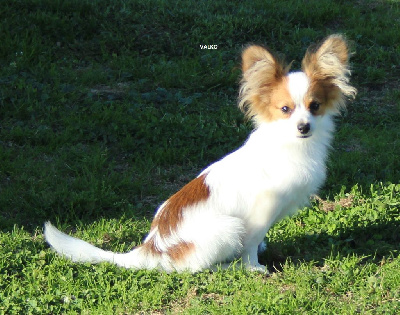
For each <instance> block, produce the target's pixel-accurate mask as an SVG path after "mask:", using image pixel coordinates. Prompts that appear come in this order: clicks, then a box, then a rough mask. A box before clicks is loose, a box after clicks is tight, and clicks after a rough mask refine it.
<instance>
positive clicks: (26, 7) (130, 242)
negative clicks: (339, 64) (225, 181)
mask: <svg viewBox="0 0 400 315" xmlns="http://www.w3.org/2000/svg"><path fill="white" fill-rule="evenodd" d="M399 14H400V4H399V2H398V1H394V0H392V1H383V0H382V1H368V0H363V1H330V0H318V1H317V0H315V1H307V2H304V1H298V0H289V1H275V2H274V1H270V2H265V1H254V2H252V4H251V5H250V4H246V3H242V2H237V1H231V2H225V1H221V0H217V1H213V2H204V1H198V2H195V1H189V0H181V1H160V0H148V1H133V0H131V1H128V0H116V1H107V0H96V1H86V0H83V1H82V0H81V1H76V0H71V1H59V0H52V1H50V0H13V1H8V2H7V3H5V4H4V5H2V6H1V9H0V16H1V19H0V21H1V22H0V23H1V29H2V30H3V32H2V44H1V45H0V65H1V67H0V106H1V110H0V119H1V120H0V209H1V211H0V314H22V313H23V314H60V313H65V314H74V313H79V314H81V313H83V314H93V313H96V314H136V313H139V314H140V313H142V314H164V313H166V314H169V313H179V312H183V313H186V314H200V313H218V314H220V313H221V314H225V313H230V314H231V313H235V314H236V313H239V314H256V313H266V314H294V313H299V312H301V313H309V314H315V313H318V314H354V313H363V314H364V313H367V314H383V313H385V314H386V313H387V314H396V313H399V311H400V306H399V305H400V272H399V270H400V258H399V249H400V247H399V244H400V234H399V224H400V162H399V161H400V160H399V156H400V140H399V139H400V129H399V127H398V123H399V121H400V93H399V90H398V87H399V83H400V80H399V75H400V71H399V70H400V69H399V65H398V60H400V50H399V47H400V39H399V36H398V34H399V32H400V26H399V25H400V20H399V18H398V17H399ZM334 32H341V33H345V34H346V35H347V37H348V38H349V39H350V40H351V41H353V44H354V45H353V46H354V49H355V51H356V54H355V55H354V56H353V58H352V68H353V79H352V80H353V82H354V84H355V85H356V86H357V88H358V90H359V94H358V96H357V99H356V100H355V101H354V102H353V103H351V104H349V106H348V110H347V112H346V113H344V115H343V116H342V117H340V118H338V121H337V123H338V131H337V133H336V135H335V142H334V145H333V150H332V153H331V156H330V160H329V164H328V168H329V176H328V180H327V182H326V184H325V186H324V187H323V189H322V191H321V193H320V198H319V199H318V200H314V201H313V202H312V203H311V205H310V206H309V207H308V208H306V209H304V210H302V211H301V212H300V213H299V214H298V215H297V216H295V217H293V218H290V219H286V220H284V221H282V222H280V223H279V224H277V225H276V226H275V227H274V228H273V229H272V230H271V231H270V232H269V233H268V239H269V247H268V251H267V253H266V254H264V255H263V256H262V257H260V260H261V262H263V263H266V264H267V265H268V266H269V270H270V271H271V272H272V275H271V276H270V277H267V276H264V275H260V274H254V273H250V272H247V271H244V270H242V269H240V268H237V269H235V270H229V271H220V272H215V273H209V272H202V273H198V274H196V275H190V274H170V275H167V274H164V273H157V272H147V271H131V270H125V269H121V268H117V267H115V266H112V265H109V264H100V265H95V266H92V265H87V264H83V265H79V264H73V263H71V262H69V261H66V260H64V259H62V258H60V257H58V256H56V255H55V254H54V253H52V252H51V251H50V250H49V248H48V247H47V245H46V244H45V243H44V240H43V236H42V224H43V222H44V221H45V220H51V221H53V222H54V223H56V224H57V225H58V227H60V228H61V229H62V230H64V231H67V232H68V233H71V234H73V235H76V236H77V237H81V238H83V239H85V240H87V241H90V242H92V243H93V244H95V245H97V246H100V247H102V248H104V249H107V250H114V251H127V250H129V249H130V248H132V246H135V245H138V244H140V243H141V240H142V239H143V237H144V236H145V235H146V233H147V231H148V228H149V225H150V221H151V217H152V215H153V213H154V210H155V208H156V207H157V205H158V204H160V203H161V202H162V201H163V200H164V199H165V198H167V197H168V196H169V195H170V194H172V193H173V192H175V191H176V190H177V189H179V187H181V186H182V185H183V184H185V183H186V182H187V181H188V180H189V179H191V178H193V176H195V175H196V174H197V173H198V172H199V171H200V170H201V169H203V168H204V167H205V166H207V165H208V164H209V163H211V162H213V161H215V160H216V159H219V158H221V157H222V156H223V155H225V154H227V153H228V152H230V151H232V150H234V149H235V148H237V147H238V146H239V145H241V143H242V142H243V141H244V140H245V139H246V137H247V135H248V133H249V132H250V130H251V125H250V124H249V123H248V122H245V121H244V120H243V117H242V115H241V113H240V112H239V111H238V110H237V108H236V97H237V89H238V81H239V77H240V71H239V64H240V62H239V55H240V50H241V48H242V47H243V46H244V45H246V44H247V43H249V42H253V43H262V44H266V45H268V46H269V47H271V48H273V49H274V50H276V51H279V52H282V53H284V54H285V55H286V57H287V60H289V61H290V60H295V62H294V64H293V67H294V68H296V67H299V61H300V60H301V58H302V56H303V54H304V51H305V49H306V47H307V46H308V45H309V44H310V43H312V42H314V41H316V40H318V39H321V38H322V37H324V36H325V35H327V34H331V33H334ZM200 45H218V49H216V50H202V49H200Z"/></svg>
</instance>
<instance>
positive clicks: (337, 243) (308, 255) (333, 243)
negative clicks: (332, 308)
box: [259, 221, 400, 272]
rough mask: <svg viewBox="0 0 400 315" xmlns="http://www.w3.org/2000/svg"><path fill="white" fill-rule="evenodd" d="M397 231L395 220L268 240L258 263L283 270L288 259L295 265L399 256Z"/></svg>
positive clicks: (399, 234)
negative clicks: (355, 256) (343, 258)
mask: <svg viewBox="0 0 400 315" xmlns="http://www.w3.org/2000/svg"><path fill="white" fill-rule="evenodd" d="M399 252H400V232H399V226H398V223H396V222H393V221H392V222H382V223H378V224H372V223H371V224H370V225H367V226H365V227H357V228H353V229H343V230H340V231H336V235H329V234H328V233H320V234H313V235H303V236H301V237H296V238H293V239H288V240H284V241H276V240H275V241H271V242H268V245H267V250H266V251H265V252H264V253H262V254H260V255H259V262H260V263H261V264H263V265H266V266H267V267H268V270H269V271H270V272H275V271H282V269H283V266H284V264H285V263H286V262H287V261H288V260H290V261H291V262H292V263H294V264H300V263H302V262H313V263H315V265H316V266H323V265H324V263H325V260H326V259H329V258H330V257H348V256H352V255H357V256H359V257H363V258H364V259H363V262H367V261H370V262H380V261H382V259H383V258H384V257H388V256H391V255H393V256H394V257H397V256H399Z"/></svg>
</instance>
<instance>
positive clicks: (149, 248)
mask: <svg viewBox="0 0 400 315" xmlns="http://www.w3.org/2000/svg"><path fill="white" fill-rule="evenodd" d="M154 240H155V238H154V237H152V238H150V239H149V240H148V241H146V242H145V243H143V244H142V245H140V246H139V247H141V248H143V250H144V251H145V252H146V253H149V254H152V255H154V256H159V255H161V253H162V252H161V250H160V249H159V248H158V247H157V246H156V243H155V241H154Z"/></svg>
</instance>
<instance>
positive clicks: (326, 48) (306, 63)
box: [302, 34, 357, 109]
mask: <svg viewBox="0 0 400 315" xmlns="http://www.w3.org/2000/svg"><path fill="white" fill-rule="evenodd" d="M349 57H350V53H349V47H348V43H347V41H346V40H345V38H344V37H343V36H342V35H338V34H336V35H331V36H328V37H327V38H326V39H325V40H324V41H322V42H321V43H320V44H319V45H317V46H316V47H310V48H309V49H308V50H307V53H306V55H305V57H304V59H303V62H302V68H303V71H304V72H305V73H306V74H307V76H308V77H309V78H310V81H311V86H313V85H322V86H324V87H327V88H329V89H333V91H335V90H336V93H330V95H329V97H330V98H336V99H331V101H332V102H335V103H336V107H337V109H340V107H344V105H345V100H346V98H354V97H355V96H356V94H357V90H356V89H355V88H354V87H352V86H351V85H350V84H349V77H350V69H349Z"/></svg>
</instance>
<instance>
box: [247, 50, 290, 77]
mask: <svg viewBox="0 0 400 315" xmlns="http://www.w3.org/2000/svg"><path fill="white" fill-rule="evenodd" d="M252 67H255V68H263V70H265V69H270V72H271V75H273V77H274V78H275V77H276V78H277V77H279V76H283V75H284V67H283V63H282V62H281V61H280V60H279V59H278V58H277V57H276V56H275V55H274V54H273V53H272V52H270V51H269V50H268V49H266V48H264V47H261V46H258V45H251V46H248V47H247V48H245V49H244V50H243V52H242V71H243V73H245V72H246V71H247V70H249V69H250V68H252Z"/></svg>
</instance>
